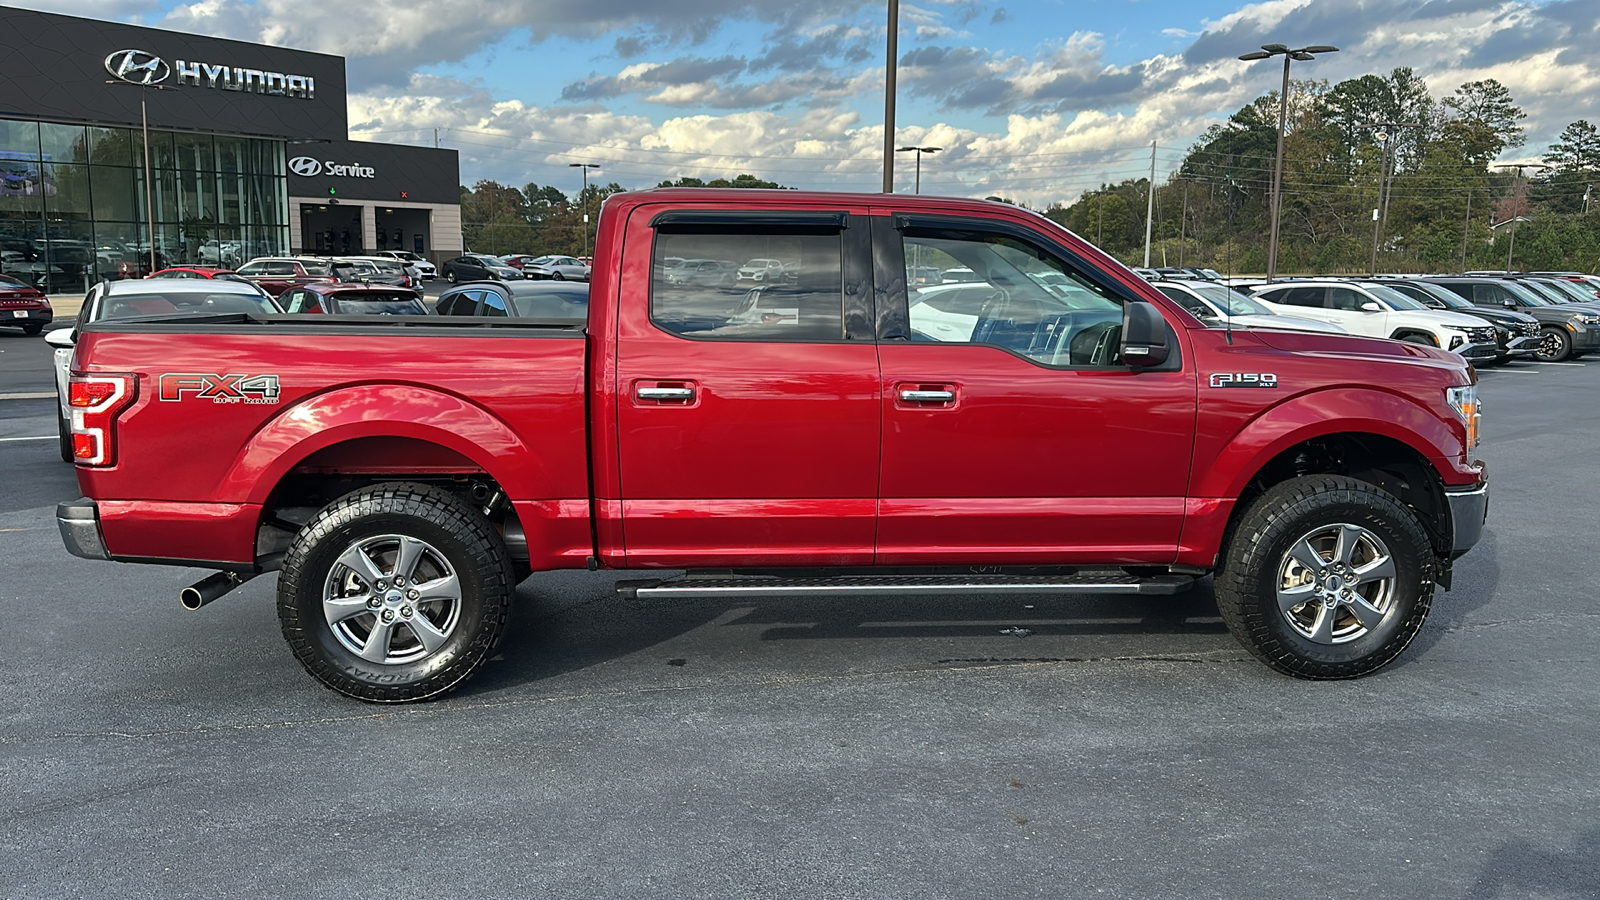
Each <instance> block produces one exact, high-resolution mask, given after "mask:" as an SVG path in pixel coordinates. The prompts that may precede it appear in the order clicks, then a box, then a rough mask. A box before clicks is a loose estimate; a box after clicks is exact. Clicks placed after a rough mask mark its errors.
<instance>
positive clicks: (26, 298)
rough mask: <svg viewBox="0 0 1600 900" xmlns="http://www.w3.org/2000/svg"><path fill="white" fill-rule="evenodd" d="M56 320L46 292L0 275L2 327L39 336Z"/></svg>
mask: <svg viewBox="0 0 1600 900" xmlns="http://www.w3.org/2000/svg"><path fill="white" fill-rule="evenodd" d="M54 318H55V312H54V311H53V310H51V308H50V300H49V299H48V298H47V297H45V295H44V291H41V290H39V289H38V288H36V287H34V286H33V285H31V284H28V283H27V282H24V281H19V280H17V279H15V278H12V277H11V276H10V275H0V325H4V326H6V327H7V328H21V329H22V333H23V334H38V333H39V332H41V331H43V330H44V327H45V326H46V325H49V324H50V322H51V320H53V319H54Z"/></svg>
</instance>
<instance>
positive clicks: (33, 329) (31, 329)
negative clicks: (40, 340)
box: [22, 322, 44, 337]
mask: <svg viewBox="0 0 1600 900" xmlns="http://www.w3.org/2000/svg"><path fill="white" fill-rule="evenodd" d="M43 330H44V323H42V322H35V323H34V324H32V325H24V326H22V333H23V334H26V335H28V336H30V337H32V336H33V335H36V334H38V333H39V332H41V331H43Z"/></svg>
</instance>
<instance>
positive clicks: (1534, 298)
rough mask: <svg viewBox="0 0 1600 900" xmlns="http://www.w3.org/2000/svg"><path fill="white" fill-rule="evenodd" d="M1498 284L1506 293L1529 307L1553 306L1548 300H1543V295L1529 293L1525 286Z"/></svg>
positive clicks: (1510, 283) (1512, 282)
mask: <svg viewBox="0 0 1600 900" xmlns="http://www.w3.org/2000/svg"><path fill="white" fill-rule="evenodd" d="M1499 284H1500V286H1501V287H1503V288H1505V289H1506V290H1507V291H1510V292H1511V293H1513V294H1515V295H1516V296H1518V297H1520V298H1521V299H1523V300H1525V301H1527V303H1528V304H1529V305H1530V306H1551V305H1553V304H1552V303H1551V302H1550V301H1549V300H1547V299H1545V296H1544V295H1543V294H1541V293H1539V292H1538V291H1530V290H1528V286H1527V285H1525V284H1521V283H1520V282H1516V281H1502V282H1500V283H1499Z"/></svg>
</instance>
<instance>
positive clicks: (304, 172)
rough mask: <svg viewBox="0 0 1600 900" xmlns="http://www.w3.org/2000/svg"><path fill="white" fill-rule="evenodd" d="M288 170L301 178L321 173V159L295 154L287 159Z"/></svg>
mask: <svg viewBox="0 0 1600 900" xmlns="http://www.w3.org/2000/svg"><path fill="white" fill-rule="evenodd" d="M289 171H291V172H293V173H295V174H296V175H299V176H300V177H302V178H310V177H312V176H313V175H321V174H322V161H321V160H319V159H316V158H314V157H310V156H296V157H295V158H294V159H291V160H289Z"/></svg>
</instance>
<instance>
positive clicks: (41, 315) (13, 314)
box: [0, 309, 55, 327]
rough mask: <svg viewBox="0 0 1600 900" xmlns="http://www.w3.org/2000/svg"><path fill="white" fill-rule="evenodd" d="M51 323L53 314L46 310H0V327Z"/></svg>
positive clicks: (53, 318) (53, 317) (53, 319)
mask: <svg viewBox="0 0 1600 900" xmlns="http://www.w3.org/2000/svg"><path fill="white" fill-rule="evenodd" d="M18 313H21V314H22V315H18ZM53 321H55V313H54V312H53V311H51V310H48V309H0V325H10V326H12V327H16V326H18V325H49V324H50V323H51V322H53Z"/></svg>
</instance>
